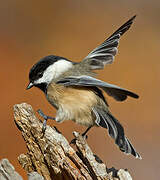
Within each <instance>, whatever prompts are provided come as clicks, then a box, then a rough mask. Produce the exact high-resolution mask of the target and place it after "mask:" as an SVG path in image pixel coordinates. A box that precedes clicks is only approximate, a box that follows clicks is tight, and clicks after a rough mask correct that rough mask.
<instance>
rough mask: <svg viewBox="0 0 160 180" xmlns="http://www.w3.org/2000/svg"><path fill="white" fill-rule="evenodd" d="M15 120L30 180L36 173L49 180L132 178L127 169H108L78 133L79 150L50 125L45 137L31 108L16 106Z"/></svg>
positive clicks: (75, 133) (128, 179) (127, 179)
mask: <svg viewBox="0 0 160 180" xmlns="http://www.w3.org/2000/svg"><path fill="white" fill-rule="evenodd" d="M14 118H15V123H16V125H17V127H18V129H19V130H20V131H21V133H22V137H23V138H24V140H25V143H26V146H27V149H28V152H27V153H26V154H21V155H20V156H19V157H18V160H19V163H20V164H21V166H22V167H23V168H24V169H25V171H26V172H27V173H32V177H29V179H32V178H33V177H34V175H33V172H36V175H37V173H38V174H39V175H40V178H41V179H42V177H43V178H44V179H46V180H53V179H54V180H63V179H64V180H75V179H77V180H92V179H93V180H104V179H105V180H131V179H132V178H131V176H130V174H129V172H128V171H126V170H124V169H120V170H116V169H114V168H112V169H107V167H106V165H105V164H104V163H103V162H102V160H100V159H99V158H98V156H97V155H95V154H93V152H92V151H91V149H90V147H89V146H88V144H87V142H86V140H85V139H84V138H83V137H82V136H81V135H80V134H79V133H78V132H74V133H73V135H74V137H75V138H76V141H75V146H76V151H75V150H74V149H73V148H72V147H71V146H70V144H69V143H68V141H67V140H66V138H65V137H64V136H63V135H62V133H61V132H59V131H58V130H57V128H55V127H50V126H48V125H47V128H46V131H45V133H44V135H43V134H42V122H41V121H40V120H39V119H38V118H37V117H36V116H35V113H34V111H33V109H32V107H31V105H28V104H26V103H22V104H16V105H15V106H14ZM40 178H37V179H40ZM33 179H34V178H33Z"/></svg>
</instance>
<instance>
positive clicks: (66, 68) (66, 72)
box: [26, 15, 141, 159]
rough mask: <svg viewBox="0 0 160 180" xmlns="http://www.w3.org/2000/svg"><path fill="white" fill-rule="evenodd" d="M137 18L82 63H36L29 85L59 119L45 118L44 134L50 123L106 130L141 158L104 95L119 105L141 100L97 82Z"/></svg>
mask: <svg viewBox="0 0 160 180" xmlns="http://www.w3.org/2000/svg"><path fill="white" fill-rule="evenodd" d="M135 17H136V15H135V16H133V17H132V18H130V19H129V20H128V21H127V22H126V23H124V24H123V25H122V26H121V27H120V28H118V29H117V30H116V31H115V32H114V33H113V34H112V35H111V36H109V38H107V39H106V40H105V41H104V42H103V43H102V44H100V45H99V46H98V47H96V48H95V49H94V50H93V51H91V52H90V53H89V54H88V55H87V56H86V57H85V58H84V59H83V60H82V61H80V62H73V61H71V60H69V59H67V58H64V57H61V56H56V55H48V56H45V57H43V58H41V59H40V60H39V61H38V62H37V63H35V64H34V65H33V66H32V68H31V69H30V71H29V84H28V86H27V88H26V89H30V88H32V87H33V86H34V87H37V88H39V89H40V90H42V91H43V92H44V94H45V96H46V98H47V100H48V102H49V103H50V104H51V105H52V106H53V107H54V108H55V109H56V110H57V112H56V117H55V118H53V117H50V116H46V115H45V114H44V113H43V112H42V111H41V110H38V112H39V114H40V115H41V116H42V117H44V123H43V127H42V130H44V131H45V128H46V123H47V120H48V119H54V120H55V121H56V122H59V123H61V122H64V121H66V120H72V121H74V122H75V123H77V124H80V125H83V126H86V127H87V129H86V131H85V132H84V133H83V134H82V136H86V134H87V132H88V131H89V130H90V129H91V128H92V127H93V126H96V127H103V128H105V129H107V130H108V134H109V136H110V137H111V138H113V140H114V142H115V144H116V145H117V146H118V147H119V149H120V150H121V151H122V152H124V153H126V154H127V155H129V154H131V155H133V156H135V158H139V159H141V156H140V154H139V153H138V152H136V149H135V148H134V147H133V145H132V144H131V142H130V141H129V139H128V138H127V136H126V135H125V132H124V128H123V126H122V125H121V124H120V122H119V121H118V120H117V119H116V118H115V117H114V116H113V115H112V114H111V112H110V110H109V105H108V102H107V100H106V98H105V97H104V92H105V93H106V94H107V95H109V96H111V97H113V98H114V99H115V100H116V101H124V100H126V99H127V97H128V96H129V97H132V98H136V99H137V98H138V97H139V96H138V95H137V94H136V93H133V92H131V91H129V90H127V89H124V88H121V87H119V86H117V85H113V84H109V83H107V82H104V81H102V80H99V79H97V78H96V75H97V72H96V70H100V69H103V68H104V67H105V65H108V64H111V63H112V62H113V61H114V58H115V55H116V54H117V52H118V45H119V40H120V38H121V36H122V35H123V34H124V33H125V32H126V31H127V30H128V29H129V28H130V27H131V25H132V23H133V21H134V19H135Z"/></svg>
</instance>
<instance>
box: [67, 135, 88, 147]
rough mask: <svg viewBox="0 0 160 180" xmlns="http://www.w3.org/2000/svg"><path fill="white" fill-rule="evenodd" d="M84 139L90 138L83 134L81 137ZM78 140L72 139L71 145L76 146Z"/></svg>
mask: <svg viewBox="0 0 160 180" xmlns="http://www.w3.org/2000/svg"><path fill="white" fill-rule="evenodd" d="M81 136H82V137H83V139H84V140H86V139H88V136H87V135H86V134H82V135H81ZM76 140H77V139H76V138H74V139H72V140H71V142H70V143H69V144H74V145H75V144H76Z"/></svg>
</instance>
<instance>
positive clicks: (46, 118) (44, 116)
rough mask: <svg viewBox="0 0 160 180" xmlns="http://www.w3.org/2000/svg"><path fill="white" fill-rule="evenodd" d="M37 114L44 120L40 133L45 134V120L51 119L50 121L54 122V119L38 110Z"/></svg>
mask: <svg viewBox="0 0 160 180" xmlns="http://www.w3.org/2000/svg"><path fill="white" fill-rule="evenodd" d="M37 112H38V114H39V115H40V116H42V117H43V118H44V121H43V126H42V133H43V134H44V133H45V130H46V124H47V120H48V119H52V120H55V118H54V117H51V116H46V115H45V114H44V113H43V112H42V111H41V110H40V109H38V111H37Z"/></svg>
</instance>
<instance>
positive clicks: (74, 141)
mask: <svg viewBox="0 0 160 180" xmlns="http://www.w3.org/2000/svg"><path fill="white" fill-rule="evenodd" d="M91 127H92V126H90V127H88V128H87V129H86V130H85V131H84V133H82V134H81V135H82V137H83V138H84V137H85V138H86V139H87V135H86V134H87V132H88V131H89V130H90V129H91ZM75 143H76V138H74V139H72V140H71V142H70V144H75Z"/></svg>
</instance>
